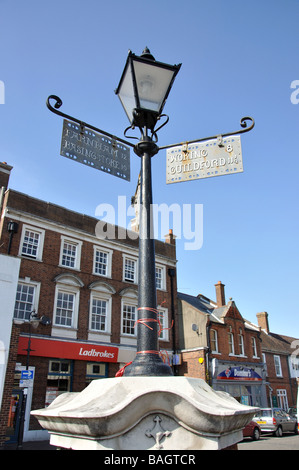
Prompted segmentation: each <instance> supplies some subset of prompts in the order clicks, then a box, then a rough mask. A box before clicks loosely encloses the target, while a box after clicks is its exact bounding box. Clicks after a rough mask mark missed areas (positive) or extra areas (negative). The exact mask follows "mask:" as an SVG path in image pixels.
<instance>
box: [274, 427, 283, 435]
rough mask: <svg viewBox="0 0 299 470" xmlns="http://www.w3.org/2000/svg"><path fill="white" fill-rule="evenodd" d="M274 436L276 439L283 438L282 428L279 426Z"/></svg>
mask: <svg viewBox="0 0 299 470" xmlns="http://www.w3.org/2000/svg"><path fill="white" fill-rule="evenodd" d="M274 434H275V436H276V437H282V428H281V427H280V426H278V428H277V429H276V431H275V433H274Z"/></svg>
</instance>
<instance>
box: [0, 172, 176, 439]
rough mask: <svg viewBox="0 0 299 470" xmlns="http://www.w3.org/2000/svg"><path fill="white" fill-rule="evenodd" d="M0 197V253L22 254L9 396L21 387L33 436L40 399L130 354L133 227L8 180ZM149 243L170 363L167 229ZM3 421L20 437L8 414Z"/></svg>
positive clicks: (103, 372) (76, 387) (109, 370)
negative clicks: (28, 192) (104, 220)
mask: <svg viewBox="0 0 299 470" xmlns="http://www.w3.org/2000/svg"><path fill="white" fill-rule="evenodd" d="M10 168H11V167H10ZM6 185H7V183H6ZM1 205H2V217H1V226H0V234H1V238H0V240H1V243H0V245H1V247H0V253H5V255H6V256H9V257H14V258H16V259H18V260H20V271H19V278H18V282H17V290H16V296H15V305H14V312H13V318H14V323H15V326H16V327H17V328H19V333H20V335H19V341H18V349H17V363H16V367H15V376H14V383H13V389H12V390H11V392H10V395H11V396H10V399H11V403H14V399H15V401H17V400H18V396H19V395H18V394H19V393H20V390H21V391H22V390H23V389H24V388H26V391H27V392H28V396H27V406H26V413H27V419H25V434H24V439H25V440H33V439H39V438H42V437H43V436H42V431H41V430H40V428H39V426H38V423H37V421H36V420H35V419H34V418H32V419H29V413H30V409H38V408H44V407H45V406H47V405H49V404H50V403H51V402H52V401H53V400H54V399H55V398H56V397H57V396H58V395H59V394H60V393H63V392H67V391H74V392H80V391H81V390H83V389H84V387H86V386H87V385H88V384H89V383H90V381H91V380H93V379H97V378H104V377H114V376H115V374H116V373H117V371H118V370H119V369H120V368H121V367H122V366H124V365H125V364H126V363H128V362H129V361H131V360H133V358H134V357H135V354H136V345H137V338H136V328H135V324H136V320H137V291H138V283H137V280H138V272H137V270H138V234H136V233H131V232H128V231H126V230H125V229H122V228H119V227H114V226H109V227H108V226H107V227H105V226H104V224H103V223H102V222H101V221H99V220H98V219H95V218H93V217H89V216H86V215H83V214H79V213H76V212H74V211H70V210H68V209H66V208H63V207H60V206H57V205H55V204H51V203H47V202H44V201H41V200H38V199H36V198H32V197H30V196H29V195H26V194H22V193H19V192H17V191H13V190H11V189H8V190H6V191H5V192H3V191H2V204H1ZM99 224H101V225H100V227H99ZM99 228H100V230H99ZM99 233H101V234H103V233H106V234H107V236H106V237H105V238H103V237H99ZM155 250H156V287H157V302H158V307H157V308H158V310H159V321H160V327H161V328H160V329H161V332H160V336H159V348H160V351H161V356H162V358H163V360H165V361H168V362H169V363H171V362H172V355H173V349H174V348H173V344H172V337H173V336H172V333H171V326H172V324H173V315H174V306H173V302H172V298H173V296H172V295H171V288H172V289H173V288H174V291H175V295H176V277H175V276H174V277H173V273H175V270H176V247H175V240H174V237H173V236H172V234H171V233H170V234H169V236H168V237H166V239H165V242H161V241H156V242H155ZM169 271H171V273H172V276H170V275H169ZM29 319H31V321H30V322H29ZM12 407H14V410H10V415H12V412H14V413H15V409H16V405H15V404H13V405H12ZM29 422H30V423H29ZM8 423H9V426H8V428H11V429H8V433H9V434H10V435H11V436H12V437H11V438H12V439H13V438H16V436H15V431H16V430H15V424H14V419H10V420H8ZM13 434H14V436H13Z"/></svg>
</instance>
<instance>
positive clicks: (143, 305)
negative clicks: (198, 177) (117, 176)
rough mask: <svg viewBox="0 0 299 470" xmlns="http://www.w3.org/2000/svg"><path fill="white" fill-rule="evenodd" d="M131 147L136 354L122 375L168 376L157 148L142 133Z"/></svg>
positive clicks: (145, 134)
mask: <svg viewBox="0 0 299 470" xmlns="http://www.w3.org/2000/svg"><path fill="white" fill-rule="evenodd" d="M134 150H135V153H136V154H137V155H138V156H140V158H141V172H140V220H139V262H138V320H137V354H136V358H135V359H134V361H133V362H132V364H131V365H129V366H128V367H126V369H125V371H124V375H125V376H129V375H130V376H167V375H172V370H171V368H170V367H169V366H168V365H167V364H164V363H163V361H162V359H161V357H160V356H159V349H158V330H159V323H158V312H157V294H156V269H155V240H154V231H153V216H152V178H151V158H152V157H153V155H155V154H156V153H157V152H158V151H159V148H158V147H157V145H156V144H155V143H154V142H153V141H152V139H151V138H150V137H148V136H147V133H146V132H144V135H143V137H142V139H141V140H140V142H139V143H138V144H137V145H136V147H135V149H134Z"/></svg>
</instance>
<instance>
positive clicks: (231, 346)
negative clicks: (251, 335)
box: [228, 327, 235, 356]
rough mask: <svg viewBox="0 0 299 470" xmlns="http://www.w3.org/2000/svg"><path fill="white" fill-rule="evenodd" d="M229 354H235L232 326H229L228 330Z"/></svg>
mask: <svg viewBox="0 0 299 470" xmlns="http://www.w3.org/2000/svg"><path fill="white" fill-rule="evenodd" d="M228 355H229V356H234V355H235V344H234V333H233V332H232V328H231V327H229V331H228Z"/></svg>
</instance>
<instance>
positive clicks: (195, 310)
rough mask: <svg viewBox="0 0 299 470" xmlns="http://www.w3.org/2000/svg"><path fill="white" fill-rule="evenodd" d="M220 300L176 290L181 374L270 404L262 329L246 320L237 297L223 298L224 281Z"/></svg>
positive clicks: (244, 398) (255, 403) (248, 400)
mask: <svg viewBox="0 0 299 470" xmlns="http://www.w3.org/2000/svg"><path fill="white" fill-rule="evenodd" d="M215 287H216V301H212V300H211V299H208V298H207V297H205V296H203V295H201V294H200V295H198V296H197V297H193V296H189V295H186V294H182V293H178V300H179V305H178V314H179V325H180V353H181V369H180V370H181V373H182V374H183V375H187V376H193V377H200V378H203V379H205V380H206V381H207V382H208V383H209V384H210V385H211V386H212V387H213V389H215V390H221V391H225V392H227V393H229V394H230V395H232V396H233V397H234V398H236V399H237V400H238V401H239V402H240V403H243V404H245V405H251V406H260V407H264V406H266V402H267V397H266V376H265V369H264V362H263V357H262V350H261V338H260V336H261V334H260V328H259V327H257V326H255V325H252V324H251V323H250V322H248V321H246V320H245V319H244V318H243V317H242V315H241V313H240V312H239V310H238V308H237V306H236V304H235V302H234V301H233V300H230V301H229V302H228V303H226V302H225V292H224V285H223V284H222V283H221V282H218V284H216V285H215Z"/></svg>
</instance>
